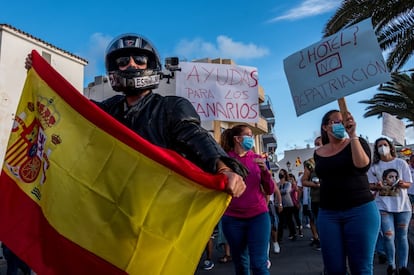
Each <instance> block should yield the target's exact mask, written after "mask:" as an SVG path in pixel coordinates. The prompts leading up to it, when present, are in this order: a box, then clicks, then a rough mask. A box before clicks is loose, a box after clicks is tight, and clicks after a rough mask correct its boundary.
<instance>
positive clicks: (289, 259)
mask: <svg viewBox="0 0 414 275" xmlns="http://www.w3.org/2000/svg"><path fill="white" fill-rule="evenodd" d="M411 229H412V230H411V231H410V242H411V245H412V244H414V232H413V231H414V226H411ZM285 233H286V234H284V236H287V235H288V234H287V233H288V232H285ZM285 238H286V240H284V241H283V243H282V244H281V252H280V254H273V253H270V260H271V262H272V266H271V268H270V274H272V275H276V274H277V275H320V274H322V271H323V261H322V255H321V252H320V251H316V250H314V249H313V248H312V247H310V242H311V232H310V229H304V237H303V238H298V239H297V240H296V241H290V240H288V239H287V237H285ZM413 247H414V246H412V248H413ZM412 248H411V251H412ZM221 256H222V253H221V252H220V251H218V250H216V249H215V250H214V255H213V261H214V264H215V266H214V268H213V269H211V270H203V269H202V268H201V264H202V262H203V259H202V260H201V261H200V264H199V266H198V268H197V271H196V273H195V274H196V275H207V274H208V275H231V274H235V273H234V267H233V263H231V262H230V263H227V264H221V263H219V262H218V258H219V257H221ZM203 257H204V255H203ZM386 269H387V265H386V264H379V263H378V259H377V258H375V260H374V275H385V274H387V272H386ZM409 269H410V271H411V273H412V274H413V275H414V258H413V257H412V255H411V256H410V264H409Z"/></svg>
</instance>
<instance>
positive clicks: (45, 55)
mask: <svg viewBox="0 0 414 275" xmlns="http://www.w3.org/2000/svg"><path fill="white" fill-rule="evenodd" d="M42 57H43V58H44V59H45V60H46V61H47V63H49V64H50V62H51V60H52V55H51V54H50V53H47V52H44V51H42Z"/></svg>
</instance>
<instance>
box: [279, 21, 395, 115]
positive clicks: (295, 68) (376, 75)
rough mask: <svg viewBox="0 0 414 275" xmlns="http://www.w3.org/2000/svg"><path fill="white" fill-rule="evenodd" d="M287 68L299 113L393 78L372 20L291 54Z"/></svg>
mask: <svg viewBox="0 0 414 275" xmlns="http://www.w3.org/2000/svg"><path fill="white" fill-rule="evenodd" d="M284 70H285V74H286V77H287V80H288V83H289V88H290V92H291V94H292V98H293V103H294V105H295V110H296V115H297V116H300V115H302V114H304V113H306V112H308V111H311V110H313V109H316V108H317V107H319V106H322V105H325V104H327V103H330V102H332V101H334V100H337V99H340V98H343V97H345V96H347V95H350V94H353V93H355V92H358V91H361V90H364V89H367V88H369V87H372V86H374V85H377V84H380V83H383V82H386V81H389V80H390V79H391V77H390V73H389V72H388V69H387V66H386V63H385V61H384V57H383V56H382V52H381V49H380V47H379V45H378V41H377V38H376V36H375V33H374V31H373V29H372V24H371V19H366V20H364V21H361V22H360V23H358V24H355V25H352V26H350V27H349V28H346V29H344V30H341V31H339V32H337V33H335V34H333V35H331V36H329V37H326V38H325V39H323V40H321V41H319V42H318V43H315V44H313V45H311V46H309V47H307V48H305V49H303V50H301V51H299V52H296V53H294V54H292V55H291V56H289V57H287V58H286V59H285V60H284Z"/></svg>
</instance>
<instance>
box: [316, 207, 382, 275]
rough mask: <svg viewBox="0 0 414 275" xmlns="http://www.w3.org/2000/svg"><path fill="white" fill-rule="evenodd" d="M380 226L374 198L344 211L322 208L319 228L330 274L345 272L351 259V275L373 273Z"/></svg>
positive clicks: (324, 258) (326, 268) (335, 274)
mask: <svg viewBox="0 0 414 275" xmlns="http://www.w3.org/2000/svg"><path fill="white" fill-rule="evenodd" d="M379 228H380V215H379V211H378V208H377V205H376V203H375V202H374V201H372V202H369V203H366V204H363V205H360V206H357V207H353V208H351V209H347V210H343V211H339V210H338V211H336V210H326V209H322V208H321V209H320V210H319V215H318V230H319V238H320V241H321V249H322V256H323V262H324V265H325V270H326V272H327V274H329V275H345V274H346V259H347V258H348V263H349V268H350V271H351V274H359V275H368V274H369V275H372V274H373V260H374V251H375V244H376V241H377V237H378V233H379Z"/></svg>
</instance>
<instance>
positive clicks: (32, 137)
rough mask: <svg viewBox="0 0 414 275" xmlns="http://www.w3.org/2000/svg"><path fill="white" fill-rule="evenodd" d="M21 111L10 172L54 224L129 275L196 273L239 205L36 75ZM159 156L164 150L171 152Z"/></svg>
mask: <svg viewBox="0 0 414 275" xmlns="http://www.w3.org/2000/svg"><path fill="white" fill-rule="evenodd" d="M73 96H79V97H82V95H73ZM90 104H91V106H90V107H91V108H92V107H95V106H94V105H93V103H90ZM16 114H17V115H16V116H17V118H16V122H15V125H14V127H13V129H14V131H13V132H12V134H11V137H10V140H9V146H8V151H7V153H6V158H5V164H4V167H3V172H6V173H7V174H8V175H9V176H10V177H11V178H12V179H14V180H15V182H16V184H18V186H19V187H20V188H21V189H22V190H23V191H24V192H25V193H26V194H27V196H30V198H32V200H33V201H34V202H36V203H37V204H38V205H39V206H40V207H41V209H42V212H43V215H44V216H45V217H46V219H47V220H48V222H49V223H50V224H51V226H52V227H54V228H55V229H56V230H57V231H58V232H59V233H60V234H61V235H63V236H64V237H65V238H68V239H69V240H71V241H72V242H74V243H76V244H78V245H79V246H81V247H82V248H84V249H86V250H88V251H90V252H92V253H93V254H96V255H97V256H99V257H101V258H103V259H105V260H106V261H108V262H110V263H112V264H113V265H115V266H117V267H118V268H120V269H121V270H125V271H126V272H127V273H129V274H193V273H194V271H195V268H196V266H197V264H198V262H199V260H200V256H201V254H202V252H203V249H204V247H205V245H206V243H207V240H208V238H209V237H210V234H211V232H212V231H213V229H214V226H215V225H216V224H217V222H218V220H219V219H220V217H221V215H222V214H223V212H224V210H225V208H226V206H227V205H228V203H229V201H230V197H229V196H228V195H227V194H225V193H224V192H220V191H217V190H213V189H209V188H206V187H204V186H202V185H200V184H199V183H196V182H194V181H192V180H190V179H189V178H187V177H185V176H183V175H181V174H179V173H177V172H175V171H173V170H172V169H169V168H167V167H166V166H164V165H161V164H160V163H158V162H156V161H154V160H153V159H151V158H150V157H148V156H146V155H144V154H142V153H140V152H139V151H137V150H136V149H134V148H131V147H130V146H128V145H127V144H125V143H123V142H121V141H120V140H118V139H116V138H114V136H113V135H112V134H111V133H108V132H106V131H104V130H102V129H100V128H99V127H97V126H96V125H95V124H93V123H92V122H91V121H90V120H89V119H88V118H87V117H84V116H82V115H80V114H79V113H78V111H77V110H75V109H74V106H71V105H70V104H68V103H67V102H66V101H65V100H64V99H62V97H61V96H60V95H59V94H58V93H56V91H54V90H53V89H52V88H50V86H49V85H48V83H46V82H45V81H44V80H43V79H42V78H41V77H40V76H39V74H38V73H37V72H36V70H34V69H32V70H30V71H29V72H28V75H27V80H26V84H25V87H24V90H23V94H22V97H21V101H20V104H19V107H18V110H17V112H16ZM96 115H100V114H99V113H98V114H96ZM108 123H113V121H108ZM119 129H120V130H119V131H121V130H123V128H122V125H120V127H119ZM127 134H129V135H130V134H131V133H129V132H127V131H126V132H125V135H127ZM143 146H146V145H145V143H144V144H143ZM159 150H160V151H154V153H159V152H161V153H162V151H165V150H164V149H159ZM22 151H23V152H22ZM164 153H165V152H164ZM165 154H168V155H170V156H173V157H176V158H181V157H180V156H179V155H178V154H176V153H175V152H171V151H168V152H167V153H165ZM184 164H186V162H184ZM190 168H191V169H195V168H194V167H190ZM190 168H189V169H190ZM197 172H198V173H204V172H202V171H201V170H200V171H197ZM211 180H212V181H213V180H215V181H216V180H222V178H220V179H217V177H214V176H211ZM45 238H47V236H45ZM57 249H58V248H57Z"/></svg>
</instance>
